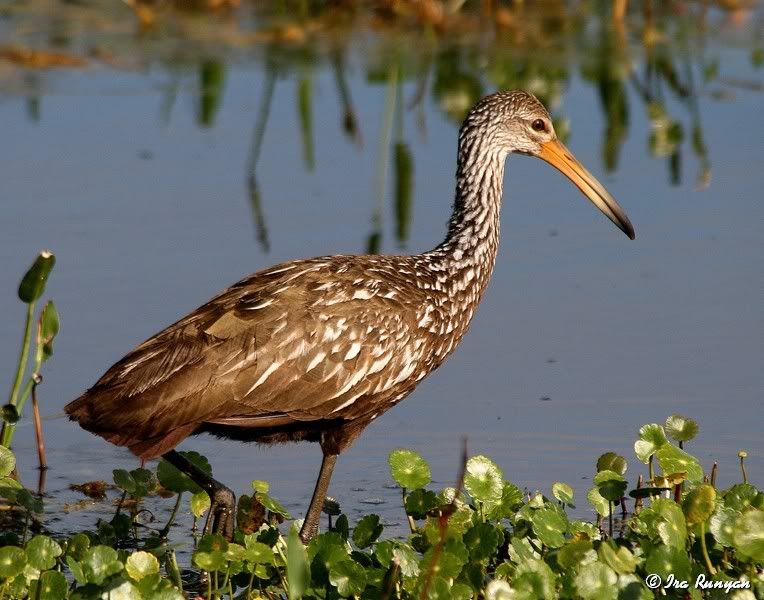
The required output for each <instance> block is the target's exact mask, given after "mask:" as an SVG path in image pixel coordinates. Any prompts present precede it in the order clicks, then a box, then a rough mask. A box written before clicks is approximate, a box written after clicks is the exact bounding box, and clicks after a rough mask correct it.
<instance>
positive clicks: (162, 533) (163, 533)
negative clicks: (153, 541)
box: [159, 492, 183, 538]
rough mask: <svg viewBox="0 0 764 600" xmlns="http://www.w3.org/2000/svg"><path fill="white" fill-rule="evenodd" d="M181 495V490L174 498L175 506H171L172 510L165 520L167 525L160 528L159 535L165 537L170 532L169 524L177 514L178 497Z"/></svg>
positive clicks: (178, 506)
mask: <svg viewBox="0 0 764 600" xmlns="http://www.w3.org/2000/svg"><path fill="white" fill-rule="evenodd" d="M182 497H183V492H180V493H179V494H178V498H177V499H176V500H175V506H173V507H172V512H171V513H170V518H169V519H168V521H167V525H165V526H164V527H163V528H162V530H161V531H160V532H159V537H162V538H164V537H167V534H168V533H170V526H171V525H172V524H173V522H174V521H175V516H176V515H177V514H178V508H180V499H181V498H182Z"/></svg>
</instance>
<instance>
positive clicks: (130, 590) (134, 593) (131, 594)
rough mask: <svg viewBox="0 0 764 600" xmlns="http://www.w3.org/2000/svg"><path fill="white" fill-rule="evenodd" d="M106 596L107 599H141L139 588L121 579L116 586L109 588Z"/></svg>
mask: <svg viewBox="0 0 764 600" xmlns="http://www.w3.org/2000/svg"><path fill="white" fill-rule="evenodd" d="M107 598H109V600H143V598H142V596H141V592H140V590H139V589H138V588H137V587H135V585H133V583H132V582H130V581H123V582H122V583H120V584H119V585H118V586H117V587H115V588H112V589H110V590H109V591H108V595H107ZM154 598H156V596H154Z"/></svg>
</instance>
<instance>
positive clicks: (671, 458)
mask: <svg viewBox="0 0 764 600" xmlns="http://www.w3.org/2000/svg"><path fill="white" fill-rule="evenodd" d="M655 458H656V459H657V460H658V464H659V465H660V466H661V469H662V470H663V473H664V474H669V473H677V472H679V471H683V472H685V473H687V480H688V481H691V482H693V483H700V482H701V481H703V467H701V466H700V463H699V462H698V459H697V458H695V457H694V456H692V455H690V454H688V453H687V452H685V451H684V450H682V449H680V448H677V447H676V446H672V445H671V444H664V445H663V446H661V447H660V448H658V450H656V452H655Z"/></svg>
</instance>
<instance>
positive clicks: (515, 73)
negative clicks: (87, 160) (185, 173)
mask: <svg viewBox="0 0 764 600" xmlns="http://www.w3.org/2000/svg"><path fill="white" fill-rule="evenodd" d="M236 4H238V3H237V2H230V3H227V2H223V3H221V2H219V1H218V0H210V1H209V2H207V0H200V1H199V2H196V3H194V4H193V10H194V11H197V12H198V11H200V10H201V11H208V10H210V9H213V8H215V9H216V10H214V11H213V12H212V13H211V14H205V16H204V18H200V16H199V14H194V13H193V12H189V7H191V4H190V3H189V2H187V1H186V0H170V1H168V2H162V3H156V2H149V1H145V0H140V1H138V0H135V1H131V3H129V6H131V7H132V10H133V11H134V12H135V13H136V17H137V20H136V24H137V25H136V29H135V31H137V35H136V34H135V31H130V30H129V29H128V30H127V31H126V29H125V27H124V21H125V16H126V15H125V12H124V11H125V10H126V9H125V8H124V7H122V8H119V9H117V8H115V7H114V6H111V5H109V6H108V7H107V6H103V5H101V4H98V5H91V4H88V3H82V2H77V3H71V2H66V3H63V4H62V5H61V6H60V8H61V10H60V12H59V13H57V16H56V18H55V19H50V18H49V8H48V2H47V0H27V2H25V3H23V4H16V5H14V6H12V7H8V8H6V9H3V16H4V21H2V22H0V35H2V37H3V39H7V40H9V43H8V44H7V45H4V46H0V66H3V65H4V68H2V69H0V93H3V90H5V89H8V90H9V93H10V94H12V95H13V96H14V97H19V96H21V97H25V98H26V110H27V114H28V116H29V118H30V119H35V120H36V119H39V118H40V105H41V102H42V101H43V99H44V90H46V89H48V86H47V85H46V77H47V73H46V70H50V69H63V68H72V69H77V68H81V67H83V66H85V65H89V64H92V63H94V62H100V63H104V64H106V65H107V66H109V67H112V68H120V69H132V70H139V69H140V70H145V71H148V70H149V69H152V68H154V67H155V65H159V66H160V69H161V70H162V72H164V73H165V74H166V75H168V80H169V82H168V84H167V85H166V86H165V92H164V94H163V100H162V106H161V115H162V117H161V118H162V120H163V121H165V122H166V121H167V120H169V117H170V111H171V110H172V108H173V106H174V105H175V100H176V96H177V95H178V94H182V93H183V90H184V89H187V87H186V86H184V85H183V84H184V80H186V79H188V78H189V77H190V76H194V77H196V78H198V87H197V89H198V92H197V95H196V120H197V122H198V124H199V125H200V126H202V127H213V126H214V124H215V119H216V116H217V115H218V113H219V112H220V110H221V109H222V108H221V106H222V98H223V94H224V91H225V86H226V71H227V70H228V69H229V68H231V65H233V64H236V65H242V64H243V65H246V64H251V63H252V62H253V61H254V62H256V63H257V64H262V65H263V69H264V70H265V71H266V72H267V75H266V80H265V88H264V91H263V94H262V100H261V102H262V104H261V106H260V109H259V110H258V113H257V115H256V117H255V119H256V124H255V132H254V134H253V142H252V151H251V152H250V155H251V156H250V160H249V163H248V167H247V168H248V175H247V179H248V194H249V199H250V202H251V205H252V211H253V216H254V219H255V224H256V228H257V237H258V239H259V240H260V242H261V244H262V246H263V248H267V245H268V241H267V233H266V229H265V219H264V216H263V215H264V213H263V207H262V199H261V197H260V192H259V188H258V186H257V178H256V177H255V167H256V164H257V155H258V154H259V151H260V147H261V143H262V135H263V132H264V130H265V126H266V122H267V119H268V114H269V107H270V104H271V101H272V96H273V93H274V86H275V83H276V79H277V78H286V79H290V80H291V81H293V82H294V83H295V85H294V87H293V88H292V89H293V90H294V92H293V93H294V97H293V102H294V105H295V106H296V108H297V119H296V123H297V126H296V130H297V131H298V132H299V135H300V142H301V144H302V156H303V163H304V166H305V168H306V169H307V170H309V171H310V170H313V169H314V168H315V162H316V154H315V153H316V150H315V144H316V140H315V138H314V136H315V131H314V126H315V120H316V114H315V113H314V103H315V101H316V94H318V93H320V92H321V91H322V90H321V89H320V87H319V86H320V83H321V81H322V79H321V76H320V74H321V72H322V70H324V69H326V70H330V71H331V74H332V75H333V81H334V85H335V87H336V93H337V98H338V102H339V106H340V110H341V115H342V118H341V125H340V126H341V131H342V133H343V135H345V136H347V138H348V139H350V140H351V141H352V142H353V143H355V144H357V145H358V146H359V147H360V144H361V127H360V122H359V118H358V114H357V112H356V108H355V106H354V105H353V101H352V97H353V94H352V93H351V91H352V88H351V85H350V84H349V78H348V71H349V65H353V66H354V67H355V66H356V65H359V66H360V69H361V70H362V71H363V72H364V74H365V81H366V83H367V84H368V85H371V86H389V85H390V73H391V70H395V71H396V73H397V75H396V77H395V81H396V84H395V85H396V86H397V87H396V92H395V96H398V98H397V99H395V98H394V104H395V107H396V108H395V111H394V113H392V114H393V117H391V118H394V119H396V120H395V121H394V122H393V124H392V125H390V124H388V123H387V122H385V123H384V124H381V128H382V131H383V133H385V132H387V134H386V135H387V137H385V138H384V139H381V140H380V148H379V155H378V156H379V160H380V166H379V168H378V174H377V179H378V181H377V184H376V186H377V192H376V201H377V207H378V208H377V209H375V218H374V225H373V234H372V236H371V238H370V241H369V249H370V250H375V249H378V248H379V243H380V241H381V234H382V229H381V219H382V217H381V215H382V212H383V208H382V207H381V206H379V202H384V201H385V198H384V196H385V193H386V192H385V189H386V188H385V185H384V184H385V183H386V179H385V178H386V177H387V175H386V173H387V169H388V162H390V160H392V175H393V177H394V181H393V186H392V188H391V189H390V190H389V194H390V195H391V196H392V200H393V201H394V205H393V207H394V214H395V236H396V239H397V241H398V243H399V244H401V245H402V244H404V243H405V239H406V237H407V235H408V226H409V222H410V219H411V202H412V197H413V196H412V189H413V188H412V174H413V166H412V165H413V160H412V155H411V151H410V149H409V147H408V146H407V145H406V136H405V135H404V134H405V133H406V132H405V131H404V128H403V115H404V113H406V112H408V111H415V113H414V114H415V122H416V123H417V125H418V128H419V130H420V132H421V133H422V134H424V131H425V127H424V123H425V121H424V107H425V106H426V105H427V104H428V102H430V103H431V104H432V103H434V104H435V105H436V106H437V107H438V109H439V110H440V111H441V112H442V114H444V115H445V116H446V117H447V118H448V120H449V121H451V122H453V123H458V122H459V121H460V120H461V118H462V117H463V115H464V112H465V111H466V110H467V108H468V107H469V106H471V105H472V103H473V102H474V101H475V100H476V99H477V98H478V97H479V96H481V95H482V94H484V93H487V92H489V91H491V90H493V89H496V88H503V89H507V88H524V89H527V90H529V91H531V92H533V93H534V94H536V95H537V96H539V98H540V99H541V100H542V101H543V102H544V103H545V104H546V105H547V106H550V107H552V108H553V110H554V112H555V115H554V116H555V127H556V129H557V131H558V135H560V137H562V138H564V137H565V136H566V134H567V132H568V129H569V126H570V127H572V128H575V125H576V124H575V123H569V122H568V120H567V119H566V118H565V115H564V114H561V113H562V110H561V106H562V102H561V100H562V95H563V92H564V90H565V88H566V87H567V86H569V85H570V83H571V81H572V80H573V77H574V75H573V74H574V73H580V74H581V76H582V78H583V80H584V82H585V83H587V84H589V85H591V86H592V87H593V89H594V90H595V91H596V94H597V97H598V99H599V108H600V110H601V112H602V114H603V115H604V117H605V127H604V130H603V138H602V145H601V147H602V161H603V165H604V167H605V169H606V170H608V171H613V170H616V169H618V167H619V155H620V151H621V148H622V146H623V144H624V143H625V141H626V139H627V136H628V135H630V134H631V135H635V134H639V135H642V136H644V137H645V139H646V140H647V144H646V145H647V149H648V152H649V153H650V154H651V155H652V156H654V157H655V158H658V159H661V160H665V161H666V163H667V167H668V169H669V176H670V180H671V181H672V182H673V183H676V184H678V183H679V182H680V181H681V178H682V170H683V163H685V162H687V161H686V160H682V158H683V154H682V153H683V152H684V153H685V154H691V155H693V156H694V157H695V161H696V162H697V164H698V165H699V174H698V176H697V185H698V187H699V188H702V187H705V186H706V185H708V182H709V181H710V171H711V169H710V159H709V151H708V149H709V144H708V142H707V141H706V139H705V136H704V132H703V122H702V118H701V109H700V103H699V97H700V96H701V95H703V94H705V93H709V95H711V96H712V97H714V98H723V97H726V96H729V95H730V94H732V93H733V92H734V90H737V89H746V90H750V91H761V90H762V84H761V83H760V82H757V81H753V82H751V81H746V80H743V79H740V78H734V79H733V78H730V77H724V76H722V75H721V74H720V73H722V72H723V70H724V69H723V68H722V65H721V64H720V62H719V59H718V58H711V59H707V58H706V57H705V54H704V53H705V51H704V48H707V47H709V39H711V38H712V37H713V36H714V35H715V34H716V32H719V31H722V29H723V33H724V36H725V37H724V40H723V42H722V43H725V44H726V43H728V40H730V39H734V43H735V44H736V45H738V46H739V45H746V44H747V45H748V47H749V48H750V50H749V51H750V63H751V65H752V66H751V68H757V67H758V66H760V65H761V64H764V51H762V33H761V31H762V29H761V27H760V24H761V23H762V22H764V9H762V8H760V7H759V8H756V7H753V8H748V9H741V8H740V7H732V5H731V4H727V5H723V6H722V8H715V9H709V8H703V7H702V6H700V5H699V4H698V3H693V2H674V3H672V4H671V5H670V6H668V5H664V3H659V2H654V1H652V2H649V1H647V0H644V1H637V0H634V1H632V2H626V1H617V2H606V1H604V0H601V1H599V2H587V3H574V4H572V5H571V3H568V2H562V1H557V0H550V1H549V2H538V3H524V2H511V3H465V2H441V1H438V0H428V1H427V2H421V3H418V4H417V5H414V4H410V3H406V2H395V3H384V8H379V7H377V10H372V9H370V8H368V7H367V6H366V5H365V4H362V3H356V2H352V1H349V2H343V3H310V2H278V3H273V4H272V5H271V4H268V3H259V2H252V3H251V4H250V3H246V4H245V5H244V6H242V7H241V9H239V10H236V11H233V12H227V11H225V10H223V11H221V10H219V9H220V8H221V7H224V6H229V7H231V6H235V5H236ZM507 5H508V6H507ZM680 5H681V10H680V9H678V8H677V7H678V6H680ZM250 9H251V10H250ZM724 11H729V12H724ZM746 11H747V12H746ZM138 13H140V14H138ZM144 13H145V14H144ZM147 15H148V16H147ZM730 29H732V31H733V33H734V34H735V35H736V36H737V37H736V38H733V36H732V35H731V34H730ZM93 30H95V31H97V32H98V35H97V36H94V35H93V34H92V33H90V32H91V31H93ZM369 30H372V31H373V34H372V35H371V36H367V35H365V32H367V31H369ZM28 32H38V33H36V34H34V35H32V34H30V33H28ZM361 42H362V43H363V52H362V53H361V52H358V48H359V43H361ZM46 46H47V47H46ZM8 65H10V68H8ZM409 83H411V84H412V86H413V89H412V90H410V91H411V92H412V93H411V96H410V98H408V100H407V102H405V103H404V102H403V101H402V98H401V96H402V94H403V90H404V89H405V88H406V87H407V86H408V84H409ZM712 86H713V87H712ZM19 88H20V89H21V93H19V91H18V90H19ZM639 106H641V110H643V111H644V113H645V114H646V115H647V118H648V121H649V129H648V130H647V131H644V132H640V133H637V132H635V131H633V125H631V119H630V117H632V116H633V115H634V114H635V109H636V107H639ZM383 118H384V119H387V118H388V114H387V111H385V116H384V117H383ZM370 126H371V125H369V127H370ZM389 126H392V127H394V128H395V131H394V133H393V130H392V129H389ZM364 128H367V126H366V125H364ZM383 141H384V142H386V143H385V145H384V147H382V145H381V144H382V142H383ZM393 141H394V144H393V145H392V146H391V145H390V144H391V142H393ZM383 167H384V169H383ZM380 172H381V173H382V175H384V178H381V175H380ZM380 181H382V184H380ZM380 195H381V196H380ZM380 197H381V200H380Z"/></svg>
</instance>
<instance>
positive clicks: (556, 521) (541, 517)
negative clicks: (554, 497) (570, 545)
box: [531, 508, 568, 548]
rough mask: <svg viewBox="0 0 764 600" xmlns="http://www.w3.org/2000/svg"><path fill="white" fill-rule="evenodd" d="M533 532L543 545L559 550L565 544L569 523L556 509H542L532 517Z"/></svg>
mask: <svg viewBox="0 0 764 600" xmlns="http://www.w3.org/2000/svg"><path fill="white" fill-rule="evenodd" d="M531 519H532V523H533V532H534V533H535V534H536V537H538V539H539V540H540V541H541V543H542V544H544V545H545V546H547V547H549V548H559V547H560V546H562V545H563V544H564V543H565V533H567V531H568V521H567V519H565V517H564V516H563V515H562V514H561V513H560V512H559V511H557V510H555V509H554V508H540V509H538V510H536V511H534V512H533V516H532V517H531Z"/></svg>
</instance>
